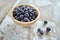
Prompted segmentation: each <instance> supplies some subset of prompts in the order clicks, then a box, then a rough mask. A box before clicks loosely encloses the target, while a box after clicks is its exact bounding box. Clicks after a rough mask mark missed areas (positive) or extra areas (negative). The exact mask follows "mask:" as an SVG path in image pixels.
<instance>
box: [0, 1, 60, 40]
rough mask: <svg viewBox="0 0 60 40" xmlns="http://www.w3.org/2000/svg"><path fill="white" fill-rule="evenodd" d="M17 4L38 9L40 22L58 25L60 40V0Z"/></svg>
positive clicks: (19, 2)
mask: <svg viewBox="0 0 60 40" xmlns="http://www.w3.org/2000/svg"><path fill="white" fill-rule="evenodd" d="M15 4H33V5H35V6H36V7H38V8H39V10H40V12H41V16H40V19H39V20H49V21H52V22H54V23H55V24H56V25H57V26H56V27H57V28H56V30H57V38H58V39H57V40H60V36H59V35H60V31H59V29H60V0H24V1H22V0H18V1H17V3H15ZM0 14H1V13H0Z"/></svg>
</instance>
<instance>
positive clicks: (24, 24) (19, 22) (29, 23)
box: [10, 4, 40, 27]
mask: <svg viewBox="0 0 60 40" xmlns="http://www.w3.org/2000/svg"><path fill="white" fill-rule="evenodd" d="M22 5H25V4H22ZM22 5H17V6H16V7H18V6H22ZM28 6H30V7H32V8H35V9H36V11H37V14H38V16H37V17H36V19H35V20H33V21H30V22H21V21H18V20H16V19H15V18H14V17H13V11H14V9H15V8H16V7H13V8H12V9H11V11H10V17H11V18H12V20H13V21H14V22H15V23H16V24H19V25H22V26H24V27H29V26H31V25H32V24H34V23H35V22H36V21H37V20H38V19H39V17H40V11H39V10H38V8H36V7H35V6H33V5H28Z"/></svg>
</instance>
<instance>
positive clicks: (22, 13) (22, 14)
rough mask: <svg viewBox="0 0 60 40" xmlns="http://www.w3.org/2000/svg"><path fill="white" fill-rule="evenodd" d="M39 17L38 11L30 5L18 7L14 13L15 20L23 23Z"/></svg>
mask: <svg viewBox="0 0 60 40" xmlns="http://www.w3.org/2000/svg"><path fill="white" fill-rule="evenodd" d="M37 15H38V14H37V11H36V9H34V8H32V7H30V6H28V5H22V6H19V7H16V8H15V9H14V11H13V16H14V18H15V19H16V20H19V21H22V22H29V21H32V20H34V19H35V18H36V17H37Z"/></svg>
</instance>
